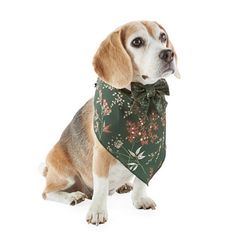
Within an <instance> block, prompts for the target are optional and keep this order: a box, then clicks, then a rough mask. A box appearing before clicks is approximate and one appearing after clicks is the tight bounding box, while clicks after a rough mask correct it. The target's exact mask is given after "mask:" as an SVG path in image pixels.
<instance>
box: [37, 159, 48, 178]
mask: <svg viewBox="0 0 236 236" xmlns="http://www.w3.org/2000/svg"><path fill="white" fill-rule="evenodd" d="M38 170H39V173H40V174H41V175H42V176H44V177H46V176H47V173H48V168H47V166H46V164H45V163H44V162H42V163H41V164H40V165H39V168H38Z"/></svg>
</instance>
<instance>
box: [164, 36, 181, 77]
mask: <svg viewBox="0 0 236 236" xmlns="http://www.w3.org/2000/svg"><path fill="white" fill-rule="evenodd" d="M167 47H168V48H170V49H172V51H173V52H174V54H175V73H174V76H175V77H176V78H177V79H180V78H181V75H180V73H179V69H178V63H177V54H176V51H175V48H174V46H173V44H172V43H171V41H170V39H169V37H167Z"/></svg>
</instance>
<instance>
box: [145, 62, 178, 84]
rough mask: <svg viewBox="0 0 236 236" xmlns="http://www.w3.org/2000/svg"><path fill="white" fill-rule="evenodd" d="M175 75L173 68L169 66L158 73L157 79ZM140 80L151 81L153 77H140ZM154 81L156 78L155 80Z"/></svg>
mask: <svg viewBox="0 0 236 236" xmlns="http://www.w3.org/2000/svg"><path fill="white" fill-rule="evenodd" d="M174 73H175V69H174V66H173V65H172V64H169V65H168V67H167V68H164V70H163V71H162V72H161V73H160V76H158V77H159V78H166V77H168V76H170V75H171V74H174ZM141 77H142V79H143V80H145V81H147V80H153V79H154V78H153V77H150V76H148V75H141ZM155 79H156V78H155Z"/></svg>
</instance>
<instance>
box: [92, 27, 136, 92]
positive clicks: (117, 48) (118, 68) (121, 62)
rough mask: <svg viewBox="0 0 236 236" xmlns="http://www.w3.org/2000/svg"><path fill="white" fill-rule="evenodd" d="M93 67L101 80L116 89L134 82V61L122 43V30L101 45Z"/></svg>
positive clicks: (112, 34) (111, 35)
mask: <svg viewBox="0 0 236 236" xmlns="http://www.w3.org/2000/svg"><path fill="white" fill-rule="evenodd" d="M93 66H94V70H95V72H96V73H97V74H98V76H99V78H100V79H102V80H104V81H105V82H106V83H108V84H110V85H111V86H113V87H115V88H118V89H120V88H124V87H126V86H127V85H128V84H129V83H130V82H131V81H132V79H133V67H132V61H131V58H130V56H129V54H128V53H127V51H126V49H125V48H124V45H123V42H122V28H121V29H119V30H117V31H114V32H113V33H111V34H110V35H109V36H108V37H107V38H106V39H105V40H104V41H103V42H102V43H101V45H100V47H99V48H98V50H97V52H96V54H95V56H94V58H93Z"/></svg>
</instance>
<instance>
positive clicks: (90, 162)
mask: <svg viewBox="0 0 236 236" xmlns="http://www.w3.org/2000/svg"><path fill="white" fill-rule="evenodd" d="M137 38H138V39H137ZM140 38H141V39H140ZM134 39H136V42H134V41H133V40H134ZM140 40H141V44H140V45H141V46H140V45H139V46H138V47H137V44H138V43H140ZM135 43H136V44H135ZM134 45H136V47H135V46H134ZM168 49H169V50H168ZM166 51H168V53H165V52H166ZM163 53H164V55H163ZM93 65H94V69H95V71H96V73H97V74H98V76H99V78H100V79H102V80H104V81H105V82H106V83H108V84H110V85H112V86H113V87H116V88H118V89H119V88H128V89H129V88H130V83H131V82H132V81H138V82H140V83H143V84H152V83H155V82H156V81H157V80H158V79H160V78H163V77H167V76H169V75H170V74H172V73H174V74H175V75H176V77H178V76H179V73H178V70H177V67H176V54H175V52H174V48H173V46H172V44H171V42H170V40H169V38H168V36H167V33H166V31H165V30H164V28H163V27H162V26H161V25H159V24H158V23H156V22H149V21H141V22H130V23H128V24H126V25H124V26H122V27H120V28H118V29H117V30H115V31H114V32H112V33H111V34H110V35H108V37H107V38H106V39H105V40H104V41H103V42H102V43H101V45H100V47H99V49H98V51H97V52H96V54H95V56H94V59H93ZM43 174H44V176H45V177H46V187H45V189H44V192H43V197H44V199H48V200H54V201H59V202H63V203H67V204H71V205H74V204H77V203H79V202H81V201H83V200H85V198H90V199H91V198H92V204H91V207H90V209H89V211H88V214H87V222H88V223H92V224H96V225H98V224H102V223H104V222H106V221H107V204H106V203H107V195H108V194H112V193H114V192H115V191H118V192H127V191H129V190H131V189H132V187H131V186H130V184H129V181H130V180H131V179H132V178H133V177H134V176H133V175H132V173H131V172H129V171H128V170H127V169H126V168H125V167H123V165H122V164H121V163H120V162H119V161H117V160H116V159H115V158H113V157H112V156H111V154H109V153H108V152H107V151H106V150H105V149H104V148H103V146H101V144H100V143H99V142H98V140H97V138H96V136H95V135H94V132H93V100H92V99H91V100H89V101H88V102H87V103H86V104H85V105H84V106H83V107H82V108H81V109H80V110H79V111H78V112H77V114H76V115H75V116H74V118H73V119H72V121H71V122H70V124H69V125H68V126H67V128H66V129H65V130H64V132H63V133H62V135H61V138H60V140H59V141H58V142H57V143H56V144H55V146H54V147H53V148H52V150H51V151H50V152H49V154H48V156H47V160H46V166H45V168H44V170H43ZM132 201H133V204H134V206H135V207H136V208H138V209H140V208H142V209H155V206H156V204H155V202H154V201H153V200H152V199H151V198H149V197H148V195H147V193H146V185H145V184H144V183H143V182H142V181H141V180H139V179H138V178H135V179H134V182H133V192H132Z"/></svg>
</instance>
